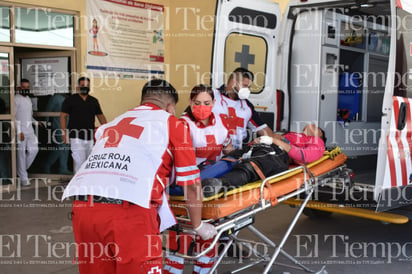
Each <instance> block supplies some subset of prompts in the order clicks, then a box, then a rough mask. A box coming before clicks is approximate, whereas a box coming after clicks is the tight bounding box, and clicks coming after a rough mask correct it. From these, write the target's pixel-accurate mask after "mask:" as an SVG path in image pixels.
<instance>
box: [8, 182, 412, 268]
mask: <svg viewBox="0 0 412 274" xmlns="http://www.w3.org/2000/svg"><path fill="white" fill-rule="evenodd" d="M64 187H65V184H61V183H57V184H47V185H45V184H44V183H43V182H41V181H39V182H38V184H37V186H36V184H33V185H32V186H31V187H29V188H23V189H18V190H17V191H16V192H13V193H8V194H5V193H3V194H1V195H2V196H1V203H0V220H1V222H0V274H19V273H23V274H26V273H27V274H48V273H50V274H51V273H59V274H75V273H78V270H77V265H74V264H73V259H74V254H75V244H74V238H73V232H72V227H71V221H70V220H69V217H68V216H69V214H70V212H71V202H70V201H66V202H61V201H60V197H61V194H62V192H63V189H64ZM294 213H295V209H294V208H291V207H289V206H286V205H279V206H276V207H274V208H270V209H268V210H266V211H264V212H262V213H260V214H258V215H257V216H256V219H255V226H256V227H257V228H258V229H260V230H261V231H262V232H263V233H265V234H266V235H267V236H268V237H269V238H270V239H272V240H274V241H275V242H277V243H279V240H280V239H281V237H282V235H283V234H284V232H285V230H286V228H287V227H288V225H289V222H290V220H291V218H292V216H293V214H294ZM411 231H412V224H411V223H408V224H405V225H383V224H381V223H379V222H375V221H371V220H364V219H359V218H354V217H348V216H339V215H333V216H332V217H331V218H328V219H317V220H313V219H309V218H307V217H306V216H302V217H301V218H300V219H299V221H298V224H297V226H296V227H295V229H294V230H293V232H292V234H291V236H290V237H289V240H288V241H287V243H286V246H285V250H286V251H287V252H288V253H290V254H291V255H293V256H297V258H298V260H299V261H302V262H304V263H305V264H306V265H307V266H308V267H310V268H312V269H314V270H319V269H320V268H321V265H325V266H326V271H327V272H328V273H342V274H344V273H345V274H346V273H351V274H357V273H358V274H364V273H373V274H380V273H382V274H383V273H412V264H411V262H412V237H411V236H410V234H411ZM240 236H241V237H244V238H249V237H250V233H248V232H247V231H242V232H241V233H240ZM280 261H281V262H287V261H286V260H285V259H284V258H282V257H280ZM240 264H241V262H239V261H238V260H236V259H234V258H226V259H225V261H224V262H223V264H222V265H221V267H219V273H224V272H226V271H228V270H231V269H234V267H236V266H239V265H240ZM263 269H264V266H263V265H259V266H255V267H253V268H251V269H249V270H246V271H244V272H242V273H261V272H262V271H263ZM185 273H191V270H190V266H189V265H188V266H187V267H186V268H185ZM272 273H282V274H283V273H302V274H303V273H306V272H303V271H300V270H296V269H290V268H285V267H282V266H275V268H274V269H273V272H272Z"/></svg>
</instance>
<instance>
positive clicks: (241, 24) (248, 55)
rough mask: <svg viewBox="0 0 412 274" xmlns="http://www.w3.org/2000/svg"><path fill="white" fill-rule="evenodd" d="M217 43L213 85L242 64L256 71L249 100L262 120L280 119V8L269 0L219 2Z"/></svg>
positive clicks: (213, 65) (223, 80)
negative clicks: (278, 115) (277, 63)
mask: <svg viewBox="0 0 412 274" xmlns="http://www.w3.org/2000/svg"><path fill="white" fill-rule="evenodd" d="M216 14H217V16H216V22H215V34H214V35H215V37H214V46H213V64H212V76H213V77H212V86H213V87H215V88H217V87H220V86H221V85H223V84H225V83H226V82H227V78H228V76H229V74H230V73H231V72H232V71H233V70H234V69H236V68H238V67H244V68H247V69H248V70H250V71H252V72H253V73H254V75H255V80H254V81H253V84H252V86H251V92H252V93H251V95H250V97H249V100H250V101H251V102H252V103H253V104H254V106H255V108H256V110H257V111H258V112H260V113H261V117H262V119H263V120H264V121H265V122H266V123H267V124H268V125H269V126H270V127H273V125H274V124H275V121H276V118H277V117H276V109H277V107H276V103H277V101H276V86H275V82H276V79H275V75H276V71H275V65H276V59H277V56H276V48H277V45H278V40H279V38H278V33H279V26H280V15H281V13H280V8H279V5H278V4H274V3H273V2H269V1H261V0H255V1H252V2H251V1H248V0H234V1H228V0H222V1H218V6H217V11H216Z"/></svg>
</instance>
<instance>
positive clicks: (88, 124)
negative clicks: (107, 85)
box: [60, 77, 106, 172]
mask: <svg viewBox="0 0 412 274" xmlns="http://www.w3.org/2000/svg"><path fill="white" fill-rule="evenodd" d="M77 91H78V93H76V94H73V95H71V96H70V97H68V98H66V100H64V102H63V105H62V109H61V113H60V126H61V129H62V133H63V141H64V143H66V144H69V143H70V148H71V151H72V157H73V161H74V171H75V172H77V171H78V170H79V168H80V166H81V165H82V163H83V162H84V161H85V160H86V159H87V157H88V156H89V154H90V152H91V150H92V146H93V136H94V129H95V126H94V119H95V116H96V117H97V119H98V120H99V122H100V124H105V123H106V117H105V116H104V114H103V112H102V110H101V108H100V104H99V101H98V100H97V99H96V98H94V97H93V96H91V95H89V91H90V79H89V78H87V77H81V78H79V80H78V86H77ZM67 119H68V120H69V123H68V125H67ZM67 129H68V131H67ZM69 138H70V142H69Z"/></svg>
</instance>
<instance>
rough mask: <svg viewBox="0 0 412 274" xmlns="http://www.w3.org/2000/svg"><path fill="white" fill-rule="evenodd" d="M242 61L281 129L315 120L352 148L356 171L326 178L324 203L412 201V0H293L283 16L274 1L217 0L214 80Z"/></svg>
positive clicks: (261, 103) (370, 206) (257, 99)
mask: <svg viewBox="0 0 412 274" xmlns="http://www.w3.org/2000/svg"><path fill="white" fill-rule="evenodd" d="M240 66H241V67H246V68H248V69H249V70H251V71H253V72H254V73H255V80H254V83H253V86H252V88H251V90H252V93H251V95H250V97H249V99H250V100H251V102H252V103H253V104H254V105H255V107H256V109H257V110H258V111H259V112H260V114H261V117H262V118H263V119H264V121H265V122H266V123H267V124H268V125H270V126H271V128H272V129H273V130H274V131H301V130H302V129H303V127H304V125H305V124H307V123H315V124H317V125H318V126H319V127H320V128H322V129H323V130H324V131H325V133H326V137H327V143H326V146H327V147H336V146H338V147H340V149H341V150H342V151H343V152H344V153H345V154H346V155H347V156H348V161H347V167H348V168H350V169H351V170H353V174H354V176H353V174H352V173H351V174H350V175H349V176H350V177H351V178H350V179H349V180H348V178H347V177H348V173H347V169H345V174H335V175H334V176H332V177H333V178H332V177H331V178H330V180H327V181H326V182H325V183H323V184H321V185H322V186H321V187H320V188H319V195H317V199H318V200H319V201H320V202H323V203H325V204H326V205H328V204H329V203H332V204H340V207H344V208H345V209H347V212H346V214H349V215H351V212H355V211H356V210H357V208H359V207H364V208H365V209H366V210H370V211H371V212H372V213H371V214H369V213H367V214H366V215H365V216H366V218H368V216H369V217H370V216H372V215H374V214H376V212H382V211H388V210H393V209H395V208H401V207H405V206H407V205H408V204H411V203H412V161H411V151H412V115H411V114H412V110H411V99H409V98H412V89H411V87H412V3H411V2H410V1H406V0H355V1H348V0H345V1H338V0H336V1H330V0H328V1H325V0H291V1H289V4H288V6H287V8H286V10H285V11H284V12H283V14H281V10H280V7H279V5H278V4H277V3H274V2H271V1H265V0H254V1H249V0H220V1H218V4H217V7H216V21H215V36H214V42H213V62H212V75H213V78H212V85H213V86H215V87H217V86H221V85H222V84H224V83H225V81H226V79H225V75H227V74H228V73H230V71H232V70H233V69H234V68H236V67H240ZM221 72H225V73H221ZM342 178H343V179H342ZM327 207H328V206H325V207H323V208H327ZM317 209H319V210H322V207H320V208H317ZM352 215H353V214H352ZM403 220H405V219H403ZM406 221H407V219H406Z"/></svg>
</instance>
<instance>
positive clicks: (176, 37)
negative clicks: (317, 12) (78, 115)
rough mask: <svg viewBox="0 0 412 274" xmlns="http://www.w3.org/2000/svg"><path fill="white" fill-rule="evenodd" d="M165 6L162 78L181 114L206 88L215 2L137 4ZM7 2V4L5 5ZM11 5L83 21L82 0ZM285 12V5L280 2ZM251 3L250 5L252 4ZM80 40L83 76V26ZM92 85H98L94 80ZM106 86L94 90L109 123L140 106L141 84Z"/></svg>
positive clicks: (79, 61)
mask: <svg viewBox="0 0 412 274" xmlns="http://www.w3.org/2000/svg"><path fill="white" fill-rule="evenodd" d="M140 1H143V2H151V3H155V4H160V5H164V6H165V26H164V28H165V30H164V35H165V66H166V67H165V72H166V73H165V77H166V79H167V80H169V81H170V82H171V83H172V84H173V85H174V86H175V88H176V89H177V90H178V91H179V94H180V100H179V103H178V108H177V112H178V114H180V113H181V112H182V111H183V110H184V108H185V107H186V106H187V103H188V94H189V92H190V90H191V88H192V87H193V86H194V85H196V84H200V83H204V84H209V83H210V77H209V72H210V70H211V61H212V60H211V58H212V56H211V53H212V43H213V27H214V14H215V9H216V1H213V0H210V1H199V0H150V1H145V0H140ZM6 2H7V1H6ZM8 2H12V3H14V4H27V5H32V6H40V7H50V8H55V9H59V10H63V11H65V10H66V11H70V12H73V11H74V12H77V13H78V14H79V15H80V16H81V18H85V11H86V1H85V0H71V1H67V0H18V1H8ZM276 2H280V5H281V8H283V9H284V7H285V5H286V3H287V1H286V0H283V1H282V0H281V1H276ZM251 3H253V1H251ZM77 34H78V35H79V36H78V37H80V45H79V47H78V48H79V51H78V52H77V71H78V72H85V60H86V54H87V51H86V41H85V39H81V38H82V37H83V35H85V34H87V31H86V30H85V29H84V23H81V24H80V26H79V28H78V33H77ZM95 81H101V80H100V79H95ZM107 83H108V85H107V86H105V87H102V88H98V89H95V90H94V91H93V93H92V95H93V96H95V97H97V98H98V99H99V101H100V104H101V106H102V108H103V112H104V113H105V115H106V117H107V118H108V120H111V119H113V118H114V117H116V116H117V115H119V114H121V113H123V112H124V111H125V110H127V109H129V108H132V107H134V106H135V105H137V104H139V102H140V91H141V88H142V86H143V84H144V83H145V81H143V80H118V81H117V82H116V81H115V80H107Z"/></svg>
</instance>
